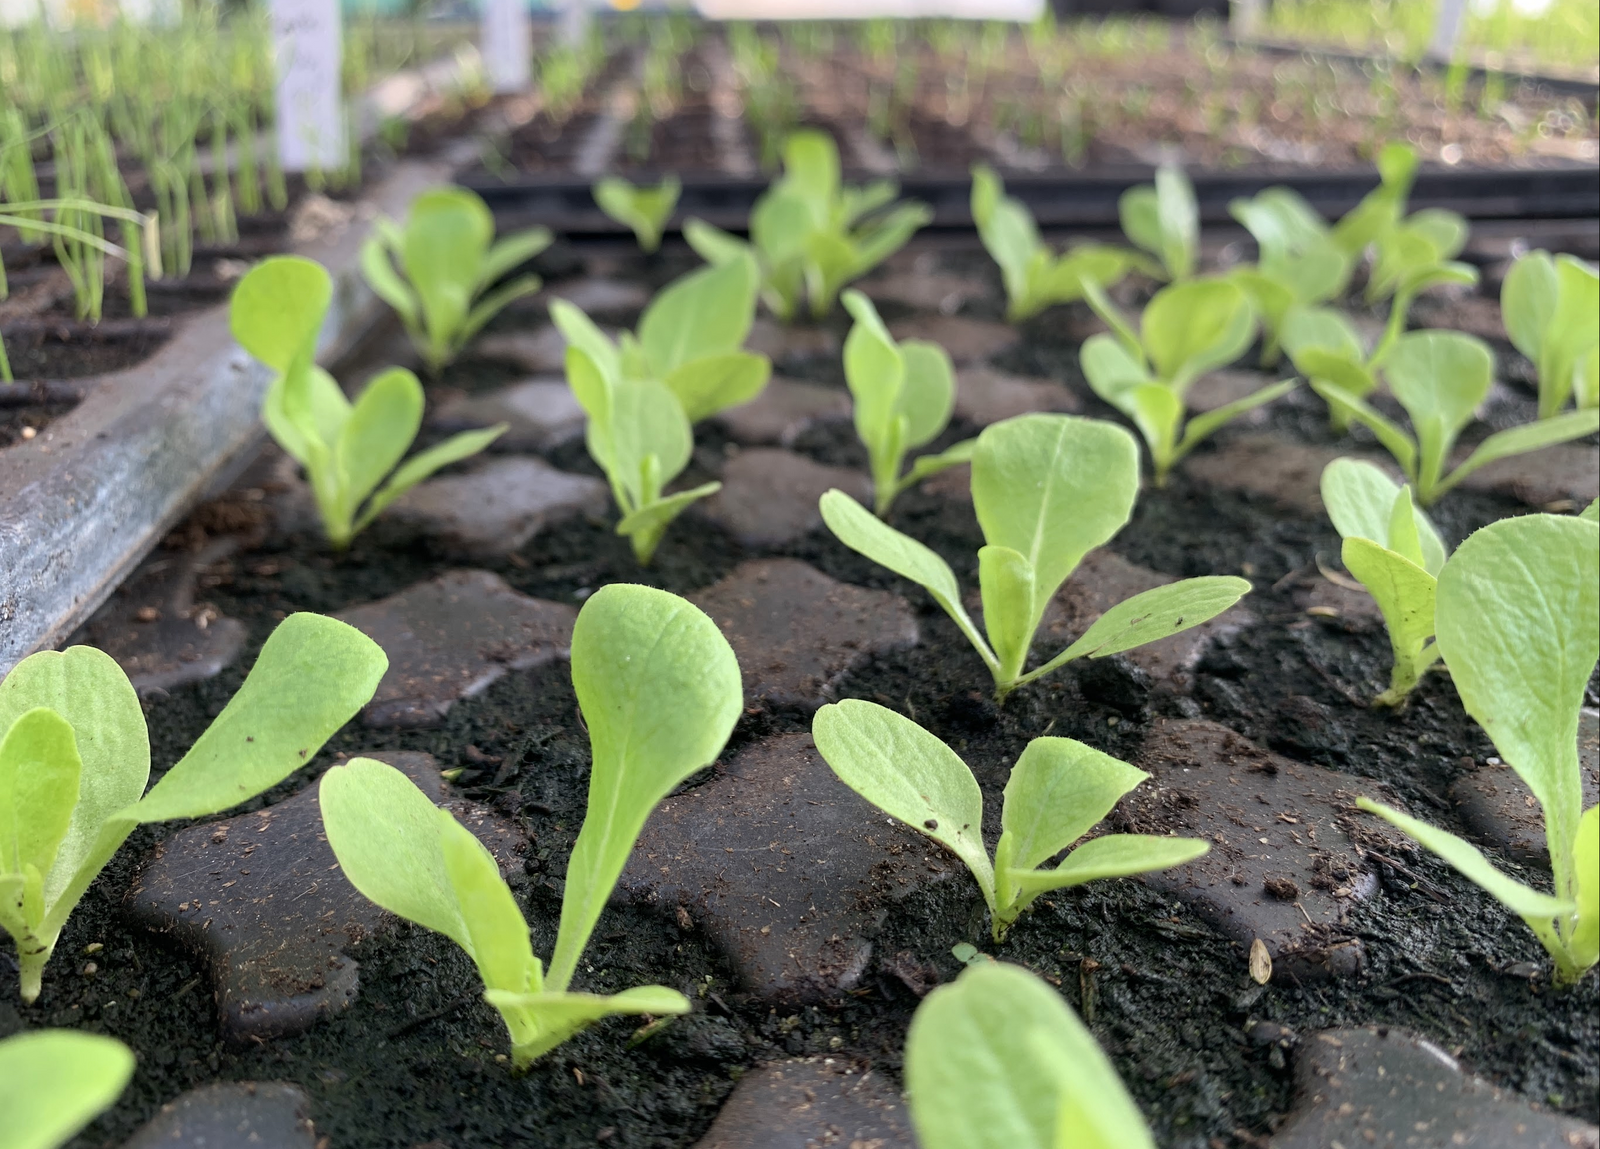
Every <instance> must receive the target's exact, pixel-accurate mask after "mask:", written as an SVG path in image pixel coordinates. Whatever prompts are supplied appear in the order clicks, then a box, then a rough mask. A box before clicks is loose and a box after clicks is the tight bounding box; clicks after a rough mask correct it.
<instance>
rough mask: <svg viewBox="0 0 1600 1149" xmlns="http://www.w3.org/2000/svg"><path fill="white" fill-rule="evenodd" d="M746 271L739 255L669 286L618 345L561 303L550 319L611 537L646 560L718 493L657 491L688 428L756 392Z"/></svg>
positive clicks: (682, 462) (684, 454) (679, 464)
mask: <svg viewBox="0 0 1600 1149" xmlns="http://www.w3.org/2000/svg"><path fill="white" fill-rule="evenodd" d="M755 293H756V270H755V265H754V263H752V262H751V260H749V259H748V258H741V259H736V260H730V261H729V262H727V263H724V264H721V265H718V266H713V267H704V268H701V269H699V270H698V271H693V272H690V273H689V274H688V275H686V276H683V277H682V278H680V279H678V280H676V281H675V282H673V283H672V284H670V285H669V286H668V287H667V288H665V289H664V290H663V291H662V292H661V293H660V294H659V295H657V296H656V297H655V299H653V300H652V301H651V302H650V306H649V307H647V308H645V312H644V315H643V317H642V318H641V320H640V323H639V332H638V334H637V335H634V334H633V333H631V332H624V333H623V335H622V339H621V342H620V345H619V344H618V343H616V342H613V341H612V339H611V338H610V337H609V336H607V335H606V334H605V333H604V332H603V331H601V330H600V329H599V328H598V327H596V326H595V325H594V324H593V323H592V322H590V320H589V317H588V316H586V315H584V313H583V312H582V311H580V310H579V309H578V308H576V307H574V306H572V305H571V304H570V303H567V302H566V301H565V300H560V299H558V300H556V301H555V302H554V303H552V304H551V306H550V316H551V318H552V319H553V320H554V321H555V324H556V326H557V327H558V328H559V329H560V330H561V333H562V334H563V335H564V336H566V339H567V359H566V365H567V383H568V385H569V386H570V387H571V388H572V392H573V394H574V395H575V396H576V397H577V399H578V402H579V403H580V404H581V405H582V407H583V409H584V412H585V413H586V414H587V415H588V417H589V418H588V430H587V440H586V441H587V443H588V446H589V454H590V455H591V456H592V457H593V459H594V461H595V462H596V463H598V464H599V465H600V467H601V469H603V470H604V471H605V473H606V477H607V479H608V480H610V483H611V493H612V496H613V497H614V498H615V499H616V502H617V507H618V509H619V510H620V511H621V512H622V520H621V522H619V523H618V524H617V533H618V534H620V535H624V536H626V537H628V538H629V539H631V540H632V543H633V551H634V555H635V556H636V557H637V558H638V560H639V561H640V562H641V563H648V562H649V561H650V559H651V557H652V556H653V555H654V554H655V550H656V547H657V546H658V545H659V544H660V542H661V538H662V535H664V534H665V533H666V529H667V527H668V526H669V525H670V524H671V522H672V520H673V519H675V518H677V516H678V515H679V514H681V513H682V512H683V511H684V509H685V508H687V507H688V506H689V505H690V504H691V503H693V502H694V501H695V500H697V499H702V498H704V497H705V496H707V495H709V494H712V493H713V492H714V491H716V490H718V489H719V488H720V486H721V484H719V483H715V482H712V483H705V484H702V485H701V486H698V487H694V488H692V489H691V490H687V491H679V492H675V493H673V494H670V495H669V494H665V493H664V492H665V489H666V486H667V484H668V483H670V482H671V481H672V480H673V479H674V478H676V477H677V476H678V474H679V473H680V472H682V470H683V469H684V467H686V466H688V463H689V457H690V454H691V453H692V451H693V449H694V431H693V426H692V424H694V423H695V422H698V421H699V420H701V419H705V418H707V417H709V416H711V415H714V414H716V413H717V412H718V411H721V410H723V409H724V408H727V407H731V406H734V405H736V404H739V403H745V402H748V401H749V400H751V399H753V398H755V396H756V395H758V394H760V392H761V389H762V388H763V387H765V386H766V385H767V379H768V377H769V376H770V375H771V373H772V364H771V363H770V361H768V359H767V357H766V356H764V355H756V354H754V353H752V352H749V351H742V350H740V349H739V348H740V345H741V344H742V343H743V342H744V340H745V337H746V336H747V335H748V334H749V332H750V325H751V323H752V322H753V321H754V319H755Z"/></svg>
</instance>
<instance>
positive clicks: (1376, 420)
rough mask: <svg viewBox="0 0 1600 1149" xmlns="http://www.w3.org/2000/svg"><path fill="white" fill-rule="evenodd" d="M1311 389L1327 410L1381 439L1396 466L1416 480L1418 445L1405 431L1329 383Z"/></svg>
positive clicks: (1312, 382) (1314, 385)
mask: <svg viewBox="0 0 1600 1149" xmlns="http://www.w3.org/2000/svg"><path fill="white" fill-rule="evenodd" d="M1311 389H1312V390H1313V391H1315V392H1316V393H1317V394H1318V395H1321V396H1322V397H1323V399H1325V400H1326V401H1327V403H1328V406H1329V407H1331V408H1333V409H1334V410H1335V411H1336V412H1340V413H1342V414H1343V415H1345V416H1346V417H1347V418H1350V419H1354V420H1355V421H1356V422H1358V423H1360V424H1362V425H1363V426H1365V427H1366V428H1367V429H1368V430H1369V431H1371V432H1372V433H1373V434H1374V435H1376V436H1377V437H1378V442H1380V443H1382V444H1383V446H1384V448H1385V449H1386V450H1387V451H1388V452H1389V454H1391V455H1393V456H1394V460H1395V462H1397V463H1399V464H1400V469H1401V470H1403V471H1404V472H1405V473H1406V475H1407V476H1411V477H1415V475H1416V470H1417V444H1416V440H1414V439H1413V438H1412V437H1411V436H1410V435H1408V434H1407V433H1406V431H1405V430H1404V428H1402V427H1400V426H1398V425H1397V424H1395V423H1394V422H1392V421H1391V420H1389V419H1388V418H1386V417H1385V416H1383V415H1382V414H1380V413H1379V412H1378V411H1377V410H1376V409H1374V408H1373V407H1371V406H1369V405H1368V404H1367V403H1365V402H1363V401H1362V400H1361V399H1359V398H1358V397H1356V396H1354V395H1350V394H1347V393H1346V392H1344V391H1341V390H1340V389H1339V388H1337V387H1330V386H1328V385H1327V384H1326V383H1321V382H1318V381H1317V380H1315V379H1313V380H1312V381H1311Z"/></svg>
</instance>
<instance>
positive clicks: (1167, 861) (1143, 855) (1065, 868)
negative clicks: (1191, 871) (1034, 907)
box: [1010, 834, 1211, 902]
mask: <svg viewBox="0 0 1600 1149" xmlns="http://www.w3.org/2000/svg"><path fill="white" fill-rule="evenodd" d="M1210 849H1211V847H1210V845H1209V844H1207V843H1206V842H1204V841H1201V840H1200V839H1199V838H1166V837H1161V836H1158V835H1154V834H1107V835H1105V836H1104V837H1102V838H1093V839H1090V840H1089V841H1087V842H1085V843H1084V844H1083V845H1081V846H1079V847H1078V848H1077V849H1076V850H1074V851H1072V853H1070V854H1068V855H1067V857H1066V859H1065V860H1064V861H1063V862H1062V863H1061V864H1060V865H1059V866H1057V867H1056V868H1055V869H1053V870H1030V871H1027V872H1021V871H1017V872H1013V873H1012V874H1011V875H1010V877H1011V880H1012V881H1014V882H1015V883H1016V885H1017V890H1018V895H1019V897H1021V898H1023V899H1024V901H1025V902H1031V901H1032V900H1033V899H1034V898H1036V897H1038V896H1039V895H1040V894H1044V893H1049V892H1050V891H1051V890H1062V889H1068V888H1070V887H1072V886H1081V885H1083V884H1084V883H1085V882H1096V881H1100V880H1101V879H1103V878H1130V877H1133V876H1134V875H1135V874H1148V873H1151V872H1152V871H1155V870H1167V869H1171V868H1172V867H1173V866H1182V865H1185V864H1186V863H1189V862H1192V861H1194V860H1195V859H1196V858H1199V857H1203V856H1204V855H1205V854H1206V853H1207V852H1209V851H1210Z"/></svg>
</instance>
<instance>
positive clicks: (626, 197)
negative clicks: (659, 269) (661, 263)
mask: <svg viewBox="0 0 1600 1149" xmlns="http://www.w3.org/2000/svg"><path fill="white" fill-rule="evenodd" d="M682 193H683V184H682V183H681V182H679V180H678V177H677V176H668V177H667V178H666V179H664V180H662V181H661V183H659V184H658V185H656V186H655V187H653V188H651V187H635V186H634V185H633V184H631V183H629V182H628V181H627V180H625V179H620V178H619V177H617V176H607V177H606V178H605V179H603V180H599V181H597V182H596V183H595V185H594V202H595V203H596V204H598V205H599V207H600V210H601V211H603V212H605V213H606V215H608V216H610V217H611V218H612V219H614V220H616V221H617V222H618V223H620V224H622V225H623V226H624V227H628V228H632V229H633V234H634V235H635V236H636V237H637V238H638V240H639V246H640V248H642V249H643V250H645V251H647V252H653V251H656V250H657V249H658V248H660V246H661V235H662V233H663V232H664V231H665V230H666V227H667V221H668V220H669V219H671V218H672V213H673V211H674V210H676V208H677V206H678V196H679V195H681V194H682Z"/></svg>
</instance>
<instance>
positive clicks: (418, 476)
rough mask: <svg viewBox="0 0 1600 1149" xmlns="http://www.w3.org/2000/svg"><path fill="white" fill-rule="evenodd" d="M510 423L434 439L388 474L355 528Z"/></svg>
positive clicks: (467, 456) (482, 446)
mask: <svg viewBox="0 0 1600 1149" xmlns="http://www.w3.org/2000/svg"><path fill="white" fill-rule="evenodd" d="M509 427H510V424H509V423H496V424H495V425H494V426H492V427H484V428H482V429H480V430H477V431H462V432H460V433H459V434H455V435H452V436H450V438H448V439H446V440H445V441H444V442H442V443H435V444H434V445H433V446H431V447H429V448H428V449H427V450H426V451H423V452H421V453H420V454H416V455H412V456H411V458H409V459H407V460H406V461H405V462H404V463H402V464H400V466H399V468H398V469H397V470H396V471H395V472H394V473H393V474H392V475H390V476H389V481H388V482H386V483H384V484H383V486H382V488H380V489H379V491H378V492H377V494H375V495H373V496H372V499H371V501H369V502H368V503H367V506H366V509H365V510H364V511H362V512H361V514H360V515H359V516H358V517H357V518H356V522H355V530H356V532H357V533H359V532H361V531H364V530H366V528H367V527H368V526H369V525H371V523H372V520H373V519H375V518H377V517H378V516H379V515H380V514H382V513H383V510H384V508H386V507H387V506H388V505H389V504H390V503H392V502H394V501H395V500H396V499H398V498H399V497H400V496H401V495H403V494H405V493H406V492H407V491H409V490H410V489H411V488H412V487H414V486H416V485H417V484H418V483H420V482H422V481H423V480H424V479H426V478H428V477H429V476H430V475H432V474H434V472H436V471H439V470H442V469H443V468H445V467H448V466H450V465H451V464H452V463H459V462H461V460H463V459H470V458H471V457H472V456H473V455H476V454H478V453H479V452H480V451H483V450H485V449H487V448H488V446H489V444H491V443H493V442H494V441H495V440H496V439H498V438H499V437H500V436H501V435H504V434H505V433H506V430H507V429H508V428H509Z"/></svg>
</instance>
